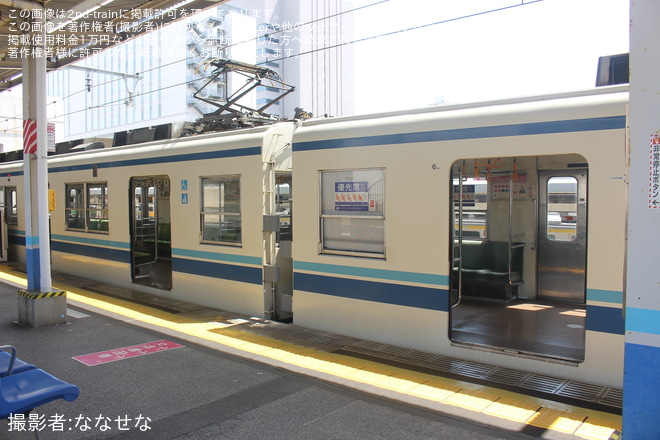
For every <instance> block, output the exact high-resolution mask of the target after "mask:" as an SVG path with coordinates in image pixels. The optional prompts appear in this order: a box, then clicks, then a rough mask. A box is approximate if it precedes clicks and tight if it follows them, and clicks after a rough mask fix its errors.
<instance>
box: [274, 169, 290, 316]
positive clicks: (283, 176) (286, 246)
mask: <svg viewBox="0 0 660 440" xmlns="http://www.w3.org/2000/svg"><path fill="white" fill-rule="evenodd" d="M275 208H276V212H277V215H278V216H279V219H280V225H279V231H278V233H277V260H276V264H277V266H278V267H279V268H280V278H279V281H278V283H277V286H276V289H277V295H276V298H275V318H276V319H277V320H278V321H284V322H289V321H291V320H292V318H293V258H292V254H291V245H292V243H293V198H292V194H291V173H277V174H276V176H275Z"/></svg>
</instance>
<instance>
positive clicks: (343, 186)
mask: <svg viewBox="0 0 660 440" xmlns="http://www.w3.org/2000/svg"><path fill="white" fill-rule="evenodd" d="M373 208H375V206H371V205H370V204H369V182H335V211H370V210H373Z"/></svg>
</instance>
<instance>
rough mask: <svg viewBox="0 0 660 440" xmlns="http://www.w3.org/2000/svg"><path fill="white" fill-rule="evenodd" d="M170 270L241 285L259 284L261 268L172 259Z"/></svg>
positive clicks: (260, 281)
mask: <svg viewBox="0 0 660 440" xmlns="http://www.w3.org/2000/svg"><path fill="white" fill-rule="evenodd" d="M172 270H174V271H175V272H183V273H188V274H193V275H201V276H205V277H212V278H219V279H223V280H231V281H238V282H241V283H250V284H261V283H262V274H261V267H249V266H237V265H234V264H224V263H215V262H211V261H200V260H188V259H186V258H173V259H172Z"/></svg>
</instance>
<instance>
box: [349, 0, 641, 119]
mask: <svg viewBox="0 0 660 440" xmlns="http://www.w3.org/2000/svg"><path fill="white" fill-rule="evenodd" d="M353 3H354V5H355V6H363V5H369V4H374V3H378V4H377V5H374V6H371V7H368V8H364V9H362V10H361V11H359V12H356V13H355V36H354V38H355V39H361V38H366V37H368V36H373V35H382V34H387V33H393V32H395V31H399V30H405V29H410V28H415V27H419V26H423V25H426V24H430V23H439V22H443V23H440V24H437V25H430V26H425V27H422V28H420V29H416V30H410V31H403V32H397V33H394V34H393V35H391V36H384V37H379V38H373V39H370V40H367V41H363V42H360V43H357V44H355V84H356V92H355V93H356V95H355V97H356V109H355V110H356V113H358V114H359V113H371V112H378V111H385V110H398V109H404V108H413V107H424V106H428V105H433V104H434V103H459V102H470V101H481V100H489V99H498V98H506V97H513V96H524V95H530V94H544V93H552V92H560V91H569V90H577V89H583V88H591V87H593V86H594V85H595V81H596V68H597V64H598V57H600V56H603V55H615V54H619V53H625V52H628V51H629V48H628V33H629V0H542V1H533V0H524V1H523V0H434V1H431V0H388V1H384V2H379V1H378V0H354V2H353ZM485 11H492V12H487V13H485ZM459 17H466V18H459Z"/></svg>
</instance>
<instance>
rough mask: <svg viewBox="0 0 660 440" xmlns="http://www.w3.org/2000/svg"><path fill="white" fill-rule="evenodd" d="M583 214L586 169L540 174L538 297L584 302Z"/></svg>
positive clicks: (584, 240) (585, 235)
mask: <svg viewBox="0 0 660 440" xmlns="http://www.w3.org/2000/svg"><path fill="white" fill-rule="evenodd" d="M586 217H587V178H586V171H571V170H563V171H542V172H540V173H539V216H538V218H539V233H538V272H537V285H538V298H539V299H541V300H548V301H561V302H567V303H578V304H584V303H585V289H586V287H585V286H586V261H587V228H586V225H587V222H586Z"/></svg>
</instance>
